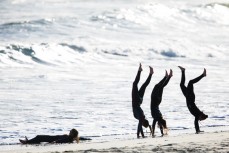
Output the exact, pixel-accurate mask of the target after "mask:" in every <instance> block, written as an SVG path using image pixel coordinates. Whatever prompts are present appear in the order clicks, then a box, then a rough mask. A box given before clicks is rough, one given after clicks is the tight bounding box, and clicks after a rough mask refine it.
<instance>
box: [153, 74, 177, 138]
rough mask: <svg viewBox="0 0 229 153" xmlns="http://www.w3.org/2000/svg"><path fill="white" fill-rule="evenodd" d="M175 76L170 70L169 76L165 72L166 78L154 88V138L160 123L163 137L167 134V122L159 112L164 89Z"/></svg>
mask: <svg viewBox="0 0 229 153" xmlns="http://www.w3.org/2000/svg"><path fill="white" fill-rule="evenodd" d="M172 76H173V71H172V70H170V73H169V75H168V73H167V71H165V76H164V78H163V79H162V80H161V81H160V82H159V83H158V84H156V85H155V86H154V88H153V91H152V93H151V106H150V108H151V115H152V117H153V119H154V120H153V124H152V131H153V132H152V136H154V131H155V125H156V122H158V126H159V128H160V130H161V135H162V136H163V135H164V132H163V131H165V134H167V125H166V120H165V119H163V117H162V114H161V112H160V110H159V105H160V104H161V100H162V94H163V89H164V87H165V86H166V85H167V84H168V82H169V80H170V78H171V77H172Z"/></svg>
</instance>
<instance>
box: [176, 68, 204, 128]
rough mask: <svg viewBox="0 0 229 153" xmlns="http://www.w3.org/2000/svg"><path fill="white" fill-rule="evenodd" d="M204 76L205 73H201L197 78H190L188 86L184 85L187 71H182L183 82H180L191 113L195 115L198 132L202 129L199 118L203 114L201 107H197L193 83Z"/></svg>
mask: <svg viewBox="0 0 229 153" xmlns="http://www.w3.org/2000/svg"><path fill="white" fill-rule="evenodd" d="M203 77H204V75H203V74H201V75H200V76H198V77H197V78H195V79H193V80H190V81H189V83H188V86H187V87H186V86H185V85H184V84H185V71H182V74H181V83H180V87H181V91H182V93H183V95H184V96H185V98H186V103H187V107H188V109H189V111H190V113H191V114H192V115H193V116H195V121H194V124H195V129H196V132H199V131H200V127H199V123H198V120H199V117H200V115H201V114H202V112H201V111H200V110H199V108H197V106H196V104H195V94H194V88H193V84H194V83H197V82H198V81H200V80H201V79H202V78H203Z"/></svg>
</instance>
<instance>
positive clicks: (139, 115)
mask: <svg viewBox="0 0 229 153" xmlns="http://www.w3.org/2000/svg"><path fill="white" fill-rule="evenodd" d="M140 75H141V71H138V73H137V76H136V78H135V80H134V82H133V88H132V108H133V114H134V117H135V118H136V119H138V120H139V123H138V130H137V133H140V132H141V133H142V134H143V130H142V121H143V120H144V119H145V115H144V112H143V110H142V109H141V107H140V105H141V104H142V101H143V96H144V93H145V89H146V87H147V86H148V84H149V83H150V80H151V77H152V74H149V76H148V78H147V79H146V81H145V83H143V85H142V86H141V88H140V90H138V82H139V80H140Z"/></svg>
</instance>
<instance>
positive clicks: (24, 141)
mask: <svg viewBox="0 0 229 153" xmlns="http://www.w3.org/2000/svg"><path fill="white" fill-rule="evenodd" d="M19 141H20V142H21V143H22V144H27V141H28V139H27V137H25V140H21V139H19Z"/></svg>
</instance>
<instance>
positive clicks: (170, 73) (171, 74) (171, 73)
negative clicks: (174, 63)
mask: <svg viewBox="0 0 229 153" xmlns="http://www.w3.org/2000/svg"><path fill="white" fill-rule="evenodd" d="M169 76H170V77H172V76H173V70H172V69H170V72H169Z"/></svg>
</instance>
